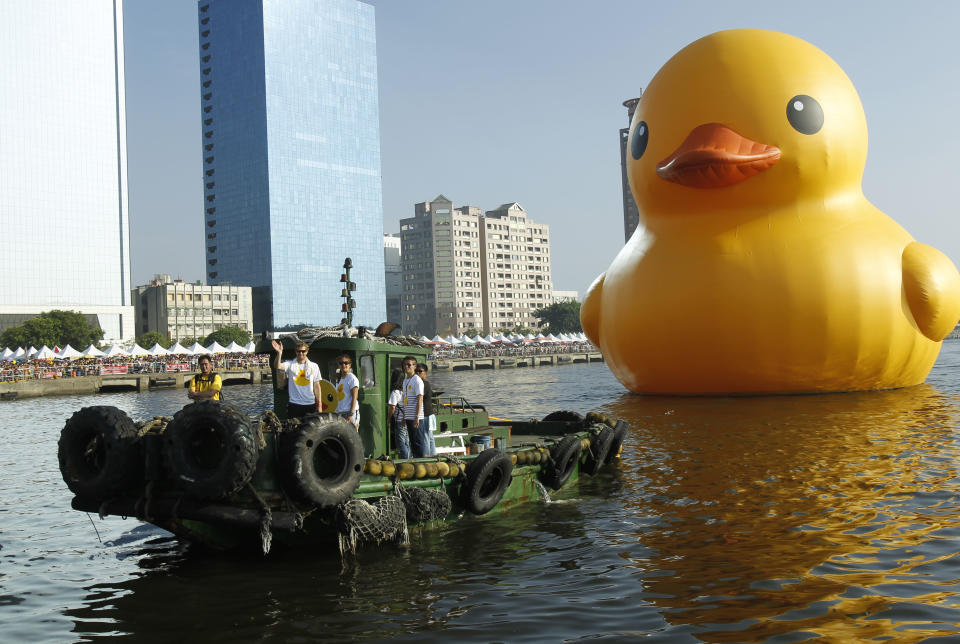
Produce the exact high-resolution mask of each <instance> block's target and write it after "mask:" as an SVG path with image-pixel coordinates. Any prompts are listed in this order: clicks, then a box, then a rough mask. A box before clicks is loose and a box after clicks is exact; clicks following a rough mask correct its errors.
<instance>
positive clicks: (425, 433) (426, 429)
mask: <svg viewBox="0 0 960 644" xmlns="http://www.w3.org/2000/svg"><path fill="white" fill-rule="evenodd" d="M414 373H416V374H417V376H419V377H420V380H422V381H423V420H421V421H420V435H421V436H422V437H423V440H425V441H426V444H427V453H426V454H425V456H436V455H437V441H436V439H434V437H433V433H434V432H435V431H437V417H436V415H434V413H433V386H431V385H430V381H429V380H427V365H426V364H424V363H422V362H421V363H420V364H418V365H417V368H416V369H415V370H414Z"/></svg>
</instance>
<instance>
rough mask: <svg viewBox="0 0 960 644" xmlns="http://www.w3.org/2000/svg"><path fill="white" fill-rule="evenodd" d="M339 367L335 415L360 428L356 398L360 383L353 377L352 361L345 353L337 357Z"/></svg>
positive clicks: (358, 406)
mask: <svg viewBox="0 0 960 644" xmlns="http://www.w3.org/2000/svg"><path fill="white" fill-rule="evenodd" d="M337 364H338V365H339V366H340V379H339V380H337V401H338V402H337V413H338V414H340V415H341V416H343V417H344V418H345V419H346V421H347V422H348V423H352V424H353V426H354V427H357V428H359V427H360V404H359V403H358V402H357V396H358V395H359V394H360V381H359V380H357V377H356V376H355V375H353V373H352V372H351V369H352V367H353V360H351V359H350V356H349V355H347V354H346V353H344V354H341V355H340V356H338V357H337Z"/></svg>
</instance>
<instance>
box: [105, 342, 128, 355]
mask: <svg viewBox="0 0 960 644" xmlns="http://www.w3.org/2000/svg"><path fill="white" fill-rule="evenodd" d="M103 355H105V356H106V357H108V358H112V357H113V356H125V355H127V352H126V351H124V350H123V349H122V348H121V347H118V346H117V345H115V344H111V345H110V346H109V347H107V350H106V351H104V352H103Z"/></svg>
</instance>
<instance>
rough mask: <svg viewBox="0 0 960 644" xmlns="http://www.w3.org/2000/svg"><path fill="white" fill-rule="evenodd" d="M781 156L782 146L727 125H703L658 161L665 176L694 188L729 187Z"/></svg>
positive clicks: (662, 176)
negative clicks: (737, 131)
mask: <svg viewBox="0 0 960 644" xmlns="http://www.w3.org/2000/svg"><path fill="white" fill-rule="evenodd" d="M779 160H780V148H778V147H776V146H774V145H767V144H766V143H757V142H756V141H751V140H750V139H748V138H746V137H743V136H740V135H739V134H737V133H736V132H734V131H733V130H731V129H730V128H728V127H726V126H725V125H720V124H719V123H707V124H706V125H699V126H697V127H696V128H694V129H693V131H692V132H690V134H688V135H687V138H686V140H684V142H683V143H681V144H680V147H679V148H677V149H676V150H674V151H673V153H672V154H670V156H668V157H667V158H666V159H664V160H663V161H661V162H660V163H658V164H657V174H658V175H659V176H660V178H661V179H666V180H667V181H673V182H674V183H679V184H680V185H683V186H689V187H691V188H725V187H726V186H732V185H734V184H736V183H740V182H741V181H745V180H746V179H749V178H750V177H752V176H753V175H755V174H759V173H761V172H763V171H764V170H766V169H767V168H769V167H771V166H772V165H774V164H775V163H776V162H777V161H779Z"/></svg>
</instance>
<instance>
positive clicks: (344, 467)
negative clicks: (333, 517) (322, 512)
mask: <svg viewBox="0 0 960 644" xmlns="http://www.w3.org/2000/svg"><path fill="white" fill-rule="evenodd" d="M279 460H280V463H279V471H278V474H279V476H280V479H281V482H282V484H283V487H284V489H285V490H286V491H287V494H289V495H290V497H291V498H293V499H294V500H295V501H297V502H298V503H303V504H305V505H310V506H317V507H320V508H333V507H336V506H337V505H339V504H341V503H343V502H344V501H346V500H347V499H349V498H350V497H352V496H353V492H354V490H356V489H357V486H358V485H359V484H360V476H361V475H362V474H363V465H364V458H363V442H362V441H361V440H360V434H359V433H357V429H356V427H354V426H353V425H352V424H350V423H348V422H347V421H346V420H344V419H343V418H342V417H340V416H338V415H336V414H309V415H307V416H304V417H303V418H300V419H294V420H293V421H290V422H288V424H287V427H286V428H285V430H284V432H283V434H282V435H281V440H280V454H279Z"/></svg>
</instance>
